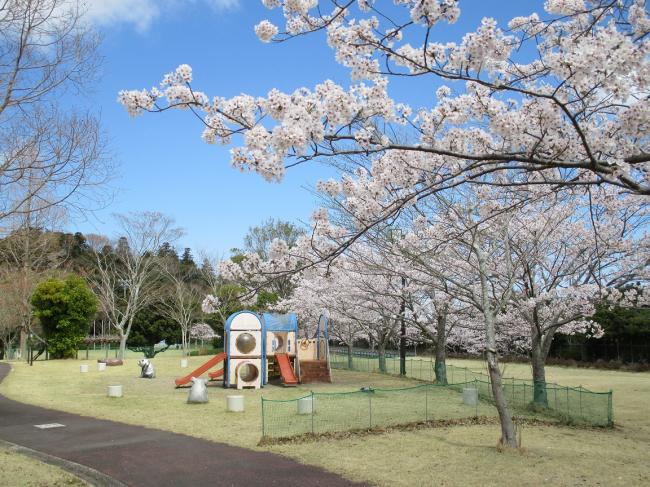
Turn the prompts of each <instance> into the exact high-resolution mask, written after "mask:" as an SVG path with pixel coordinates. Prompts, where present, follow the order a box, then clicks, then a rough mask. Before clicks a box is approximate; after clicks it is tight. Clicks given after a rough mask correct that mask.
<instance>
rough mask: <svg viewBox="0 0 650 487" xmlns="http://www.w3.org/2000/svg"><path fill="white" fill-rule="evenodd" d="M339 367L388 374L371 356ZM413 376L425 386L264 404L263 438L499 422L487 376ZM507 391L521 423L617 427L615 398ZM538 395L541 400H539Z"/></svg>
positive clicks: (421, 367) (577, 391)
mask: <svg viewBox="0 0 650 487" xmlns="http://www.w3.org/2000/svg"><path fill="white" fill-rule="evenodd" d="M330 363H331V366H332V368H335V369H349V370H355V371H362V372H377V373H379V372H381V371H380V369H379V361H378V358H377V357H376V356H375V357H373V356H371V355H370V354H368V353H364V354H357V353H355V354H354V355H353V356H352V357H349V356H348V355H347V353H337V352H334V353H331V360H330ZM384 372H385V373H389V374H398V373H399V358H398V357H396V356H389V357H387V358H386V370H385V371H384ZM406 375H407V376H408V377H410V378H413V379H418V380H422V381H425V382H426V383H425V384H422V385H418V386H414V387H408V388H401V389H373V390H372V391H371V392H368V391H353V392H344V393H311V394H309V395H307V396H304V397H301V398H297V399H290V400H287V401H278V400H268V399H264V398H262V436H264V437H272V438H282V437H292V436H296V435H301V434H306V433H313V434H321V433H329V432H341V431H350V430H358V429H370V428H381V427H386V426H394V425H400V424H409V423H414V422H421V421H432V420H462V419H466V418H472V417H477V416H488V417H495V416H496V410H495V408H494V406H493V398H492V387H491V384H490V378H489V376H488V375H487V374H484V373H482V372H476V371H473V370H470V369H467V368H463V367H455V366H453V365H447V366H446V375H447V381H448V383H447V384H437V383H435V368H434V362H433V361H431V360H428V359H407V361H406ZM467 388H475V389H478V396H479V401H478V404H477V405H476V406H466V405H465V404H464V402H463V398H462V393H463V389H467ZM502 388H503V391H504V394H505V396H506V400H507V402H508V406H509V407H510V408H511V410H512V411H513V412H514V413H515V414H517V415H519V416H528V417H537V418H541V419H552V420H557V421H561V422H566V423H572V424H586V425H594V426H611V425H612V424H613V408H612V392H611V391H609V392H603V393H599V392H592V391H589V390H587V389H584V388H582V387H578V388H572V387H564V386H560V385H558V384H551V383H542V384H539V383H538V384H535V383H533V382H532V381H526V380H522V379H514V378H504V379H503V381H502ZM535 391H537V397H535Z"/></svg>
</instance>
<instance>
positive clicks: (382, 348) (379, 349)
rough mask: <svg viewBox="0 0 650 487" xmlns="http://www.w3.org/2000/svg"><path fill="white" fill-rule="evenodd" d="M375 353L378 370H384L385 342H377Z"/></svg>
mask: <svg viewBox="0 0 650 487" xmlns="http://www.w3.org/2000/svg"><path fill="white" fill-rule="evenodd" d="M377 353H378V355H379V371H380V372H386V344H384V342H383V341H382V342H379V343H377Z"/></svg>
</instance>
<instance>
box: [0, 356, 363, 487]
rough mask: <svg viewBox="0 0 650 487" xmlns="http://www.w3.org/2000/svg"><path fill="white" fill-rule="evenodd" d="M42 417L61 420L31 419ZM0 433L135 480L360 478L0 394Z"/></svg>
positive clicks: (253, 486) (253, 485)
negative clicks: (51, 425)
mask: <svg viewBox="0 0 650 487" xmlns="http://www.w3.org/2000/svg"><path fill="white" fill-rule="evenodd" d="M10 370H11V369H10V366H9V365H8V364H4V363H0V381H1V380H2V379H4V378H5V377H6V376H7V374H8V373H9V372H10ZM46 423H60V424H64V425H65V427H64V428H52V429H39V428H36V427H35V426H34V425H37V424H46ZM0 439H3V440H5V441H9V442H11V443H15V444H17V445H21V446H24V447H27V448H30V449H32V450H36V451H37V452H42V453H45V454H48V455H53V456H55V457H59V458H62V459H64V460H68V461H71V462H75V463H78V464H81V465H85V466H87V467H90V468H92V469H95V470H97V471H99V472H101V473H103V474H105V475H108V476H109V477H111V478H113V479H116V480H117V481H119V482H122V483H123V484H126V485H132V486H137V487H146V486H166V485H169V486H184V485H188V486H203V485H211V486H212V485H214V486H246V487H257V486H259V487H262V486H263V487H269V486H274V485H277V486H282V487H291V486H296V487H297V486H300V487H319V486H323V487H325V486H327V487H339V486H340V487H344V486H345V487H348V486H355V485H356V486H359V485H360V484H354V483H352V482H349V481H347V480H345V479H343V478H341V477H339V476H337V475H335V474H332V473H329V472H326V471H325V470H322V469H320V468H317V467H312V466H308V465H303V464H300V463H297V462H295V461H293V460H291V459H289V458H285V457H282V456H279V455H275V454H272V453H265V452H257V451H252V450H247V449H244V448H238V447H234V446H230V445H225V444H223V443H213V442H211V441H206V440H201V439H198V438H192V437H190V436H185V435H179V434H175V433H169V432H166V431H159V430H154V429H149V428H144V427H141V426H132V425H127V424H123V423H117V422H114V421H105V420H101V419H94V418H88V417H83V416H78V415H76V414H68V413H64V412H60V411H54V410H51V409H45V408H41V407H37V406H30V405H28V404H23V403H19V402H16V401H12V400H11V399H7V398H6V397H4V396H2V395H0ZM118 485H119V484H118Z"/></svg>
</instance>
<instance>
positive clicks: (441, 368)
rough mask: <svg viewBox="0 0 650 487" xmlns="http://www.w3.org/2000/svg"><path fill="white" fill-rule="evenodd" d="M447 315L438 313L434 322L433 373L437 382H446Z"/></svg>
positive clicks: (444, 383)
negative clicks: (434, 356) (434, 352)
mask: <svg viewBox="0 0 650 487" xmlns="http://www.w3.org/2000/svg"><path fill="white" fill-rule="evenodd" d="M446 328H447V316H446V315H438V320H437V323H436V362H435V373H436V382H437V383H438V384H443V385H446V384H447V329H446Z"/></svg>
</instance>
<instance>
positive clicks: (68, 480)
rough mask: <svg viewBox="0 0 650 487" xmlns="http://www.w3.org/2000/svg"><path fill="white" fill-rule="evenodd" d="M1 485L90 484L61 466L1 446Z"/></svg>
mask: <svg viewBox="0 0 650 487" xmlns="http://www.w3.org/2000/svg"><path fill="white" fill-rule="evenodd" d="M0 485H3V486H5V487H64V486H73V487H84V486H87V485H88V484H87V483H86V482H84V481H83V480H81V479H79V478H77V477H75V476H74V475H71V474H69V473H67V472H65V471H63V470H61V469H60V468H59V467H55V466H54V465H49V464H47V463H43V462H41V461H39V460H36V459H34V458H32V457H29V456H27V455H23V454H21V453H17V452H15V451H13V450H11V449H9V448H4V447H1V446H0Z"/></svg>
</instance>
